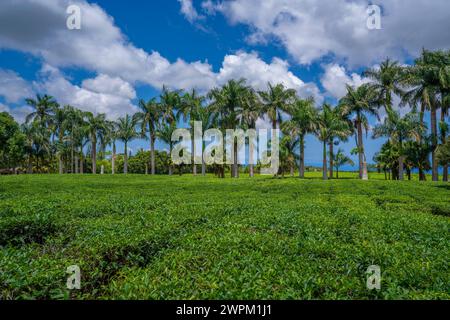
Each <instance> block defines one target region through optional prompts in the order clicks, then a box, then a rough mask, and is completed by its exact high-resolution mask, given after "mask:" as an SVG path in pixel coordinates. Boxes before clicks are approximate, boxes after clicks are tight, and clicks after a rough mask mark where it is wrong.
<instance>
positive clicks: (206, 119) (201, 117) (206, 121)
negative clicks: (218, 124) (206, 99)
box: [194, 107, 214, 176]
mask: <svg viewBox="0 0 450 320" xmlns="http://www.w3.org/2000/svg"><path fill="white" fill-rule="evenodd" d="M194 119H196V120H197V121H200V122H201V123H202V131H203V132H205V131H206V130H209V129H211V128H213V124H214V122H213V114H212V113H211V111H210V110H209V108H207V107H199V108H198V109H196V110H194ZM204 150H205V142H204V141H203V142H202V175H203V176H205V175H206V163H205V159H204V157H203V152H204Z"/></svg>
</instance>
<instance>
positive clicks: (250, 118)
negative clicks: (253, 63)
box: [238, 90, 262, 178]
mask: <svg viewBox="0 0 450 320" xmlns="http://www.w3.org/2000/svg"><path fill="white" fill-rule="evenodd" d="M260 116H262V107H261V104H260V102H259V100H258V97H257V95H256V93H255V92H254V91H253V90H250V91H249V92H248V96H247V100H246V103H244V104H243V105H242V108H241V109H240V112H239V114H238V126H239V127H240V128H242V129H246V130H249V129H250V130H252V129H253V130H256V122H257V121H258V119H259V117H260ZM249 139H250V137H249ZM254 149H255V148H254V144H253V141H249V164H248V165H249V176H250V178H252V177H254V175H255V172H254V171H255V169H254V162H255V152H256V151H257V150H254Z"/></svg>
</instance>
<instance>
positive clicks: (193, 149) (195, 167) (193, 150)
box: [191, 135, 197, 176]
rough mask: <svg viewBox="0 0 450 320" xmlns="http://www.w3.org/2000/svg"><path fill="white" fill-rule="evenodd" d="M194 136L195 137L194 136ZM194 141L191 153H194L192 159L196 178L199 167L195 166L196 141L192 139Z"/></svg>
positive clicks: (193, 172)
mask: <svg viewBox="0 0 450 320" xmlns="http://www.w3.org/2000/svg"><path fill="white" fill-rule="evenodd" d="M192 136H193V135H192ZM191 140H192V141H191V145H192V146H191V147H192V148H191V152H192V155H191V158H192V174H193V175H194V176H196V175H197V165H196V164H195V139H193V138H192V139H191Z"/></svg>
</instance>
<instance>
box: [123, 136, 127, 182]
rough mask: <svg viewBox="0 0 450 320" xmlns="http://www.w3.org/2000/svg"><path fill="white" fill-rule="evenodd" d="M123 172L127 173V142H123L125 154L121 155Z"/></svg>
mask: <svg viewBox="0 0 450 320" xmlns="http://www.w3.org/2000/svg"><path fill="white" fill-rule="evenodd" d="M123 173H124V174H128V143H127V142H125V154H124V156H123Z"/></svg>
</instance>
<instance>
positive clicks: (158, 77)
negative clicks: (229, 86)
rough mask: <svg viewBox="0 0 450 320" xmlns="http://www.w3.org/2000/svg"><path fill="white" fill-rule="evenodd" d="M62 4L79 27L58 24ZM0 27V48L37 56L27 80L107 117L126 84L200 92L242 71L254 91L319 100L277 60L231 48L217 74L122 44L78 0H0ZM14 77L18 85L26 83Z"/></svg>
mask: <svg viewBox="0 0 450 320" xmlns="http://www.w3.org/2000/svg"><path fill="white" fill-rule="evenodd" d="M186 3H188V4H186ZM186 3H185V9H186V8H188V9H189V8H190V7H189V3H190V1H188V2H186ZM69 4H77V5H79V6H80V8H81V15H82V17H81V18H82V20H81V21H82V23H81V30H68V29H67V28H66V18H67V14H66V8H67V6H68V5H69ZM188 9H186V10H188ZM192 9H193V7H192ZM194 16H195V15H193V17H194ZM0 26H1V27H0V49H1V48H8V49H13V50H18V51H22V52H27V53H31V54H33V55H34V56H37V57H39V58H41V59H42V60H43V64H44V66H43V68H42V72H41V74H40V79H39V80H38V81H36V82H35V84H34V85H35V86H36V89H38V91H40V92H44V93H48V94H50V95H53V96H54V97H55V98H57V99H58V100H59V102H60V103H61V104H71V105H74V106H77V107H79V108H81V109H83V110H87V111H94V112H104V113H107V114H108V116H109V117H111V118H114V117H117V116H120V115H123V114H125V113H131V112H132V111H133V110H135V107H134V105H133V103H132V100H133V99H135V98H136V91H135V89H134V86H135V85H140V84H147V85H150V86H152V87H154V88H157V89H159V88H161V87H162V86H163V85H167V86H168V87H169V88H172V89H186V90H190V89H192V88H197V89H199V90H200V91H202V92H206V91H208V90H209V89H211V88H212V87H214V86H217V85H220V84H223V83H225V82H226V81H227V80H230V79H232V78H241V77H245V78H247V79H248V81H249V84H251V85H252V86H254V87H255V88H256V89H260V90H262V89H266V88H267V83H268V82H272V83H280V82H281V83H283V84H284V85H285V86H287V87H289V88H294V89H295V90H296V91H297V92H298V93H299V95H301V96H304V97H306V96H314V97H315V98H316V100H317V101H318V103H320V102H321V101H322V99H323V98H322V97H321V95H320V91H319V89H318V88H317V86H316V85H315V84H313V83H305V82H303V81H302V80H301V79H300V78H299V77H297V76H296V75H294V74H293V73H292V72H290V71H289V65H288V63H287V62H286V61H284V60H281V59H278V58H274V59H273V60H272V61H271V62H265V61H263V60H262V59H261V58H260V57H259V56H258V55H257V54H256V53H245V52H237V53H236V54H230V55H227V56H225V57H224V61H223V63H222V67H221V69H220V70H219V72H214V71H213V68H212V66H211V65H210V64H208V63H207V62H202V61H194V62H187V61H184V60H183V59H178V60H176V61H174V62H171V61H169V60H168V59H166V58H165V57H163V56H161V54H159V53H158V52H156V51H154V52H151V53H148V52H146V51H144V50H143V49H140V48H137V47H135V46H134V45H133V44H132V43H130V42H129V41H128V40H127V38H126V37H125V35H124V34H123V33H122V32H121V30H120V29H119V28H117V27H116V25H115V24H114V20H113V18H112V17H110V16H109V15H108V14H107V13H106V12H105V11H104V10H103V9H102V8H100V7H99V6H98V5H96V4H91V3H88V2H86V1H84V0H75V1H69V0H55V1H35V0H21V1H20V2H17V1H13V0H4V1H1V2H0ZM64 67H74V68H81V69H85V70H88V71H91V72H94V73H95V74H96V75H97V76H96V77H95V78H93V79H86V80H84V81H82V83H81V85H75V84H72V83H71V82H70V81H69V80H68V79H67V78H66V77H65V76H64V74H63V72H62V71H61V70H62V69H63V68H64ZM8 75H9V77H10V78H11V77H12V76H15V77H16V78H18V76H17V75H15V74H13V73H9V74H8ZM16 80H17V79H16ZM19 80H20V79H19ZM19 80H17V81H16V82H17V83H20V84H21V85H22V88H27V87H29V86H27V85H26V83H24V81H19ZM0 90H1V89H0ZM11 92H12V90H8V91H7V92H6V91H5V93H3V94H5V95H6V94H9V96H8V97H7V99H9V100H16V101H18V99H20V98H23V96H24V95H25V94H26V95H29V90H28V89H25V90H21V91H20V90H16V91H14V95H13V93H11ZM19 92H22V93H20V94H19ZM0 94H2V93H1V92H0Z"/></svg>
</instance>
